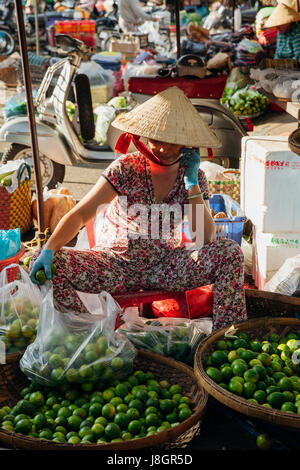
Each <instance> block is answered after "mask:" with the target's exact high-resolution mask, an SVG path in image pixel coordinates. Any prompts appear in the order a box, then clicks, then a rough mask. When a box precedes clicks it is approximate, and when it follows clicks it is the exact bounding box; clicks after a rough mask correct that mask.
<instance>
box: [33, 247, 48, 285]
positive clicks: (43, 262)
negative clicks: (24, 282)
mask: <svg viewBox="0 0 300 470" xmlns="http://www.w3.org/2000/svg"><path fill="white" fill-rule="evenodd" d="M53 258H54V251H52V250H42V251H41V253H40V255H39V256H38V258H37V259H36V260H35V262H34V263H33V265H32V268H31V272H30V279H31V281H32V282H33V283H34V284H39V285H40V283H39V282H38V281H37V280H36V278H35V273H36V272H37V271H39V269H43V270H44V271H45V274H46V278H47V279H52V274H51V264H52V263H53Z"/></svg>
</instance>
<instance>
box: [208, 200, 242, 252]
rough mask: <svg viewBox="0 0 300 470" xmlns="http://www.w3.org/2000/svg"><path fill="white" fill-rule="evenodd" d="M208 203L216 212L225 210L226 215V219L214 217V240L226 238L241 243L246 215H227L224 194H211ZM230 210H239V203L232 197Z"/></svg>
mask: <svg viewBox="0 0 300 470" xmlns="http://www.w3.org/2000/svg"><path fill="white" fill-rule="evenodd" d="M209 205H210V208H211V209H213V210H214V211H215V212H216V213H218V212H225V214H226V215H227V218H226V219H225V218H224V219H214V220H215V224H216V235H215V240H223V239H226V238H228V239H229V240H234V241H236V242H237V243H238V244H239V245H241V243H242V235H243V229H244V223H245V222H246V220H247V217H238V216H235V217H232V218H231V217H229V214H228V213H227V211H226V206H225V201H224V196H223V195H222V194H213V195H212V196H211V197H210V199H209ZM231 210H234V211H235V212H236V213H238V212H239V211H240V205H239V203H238V202H236V201H234V200H233V199H232V204H231Z"/></svg>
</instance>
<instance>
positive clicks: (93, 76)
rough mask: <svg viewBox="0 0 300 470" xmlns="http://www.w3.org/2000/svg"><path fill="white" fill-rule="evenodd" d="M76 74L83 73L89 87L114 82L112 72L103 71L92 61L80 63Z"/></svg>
mask: <svg viewBox="0 0 300 470" xmlns="http://www.w3.org/2000/svg"><path fill="white" fill-rule="evenodd" d="M78 73H83V74H85V75H87V76H88V77H89V80H90V85H91V87H93V86H97V85H106V84H108V83H114V82H115V78H114V76H113V72H112V71H111V70H106V69H104V68H103V67H101V65H100V64H97V62H95V61H94V60H90V61H89V62H81V65H80V67H79V69H78Z"/></svg>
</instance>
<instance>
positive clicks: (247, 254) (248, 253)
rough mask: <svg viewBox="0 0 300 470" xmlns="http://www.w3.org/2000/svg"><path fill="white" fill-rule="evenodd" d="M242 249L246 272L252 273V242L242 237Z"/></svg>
mask: <svg viewBox="0 0 300 470" xmlns="http://www.w3.org/2000/svg"><path fill="white" fill-rule="evenodd" d="M241 249H242V252H243V255H244V268H245V274H248V275H249V276H251V275H252V249H253V247H252V244H251V243H248V242H247V241H246V240H245V239H244V238H242V244H241Z"/></svg>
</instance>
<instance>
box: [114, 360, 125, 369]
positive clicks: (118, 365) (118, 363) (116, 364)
mask: <svg viewBox="0 0 300 470" xmlns="http://www.w3.org/2000/svg"><path fill="white" fill-rule="evenodd" d="M123 366H124V361H123V359H121V358H120V357H114V358H113V360H112V361H111V367H112V368H113V369H114V370H120V369H122V367H123Z"/></svg>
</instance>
